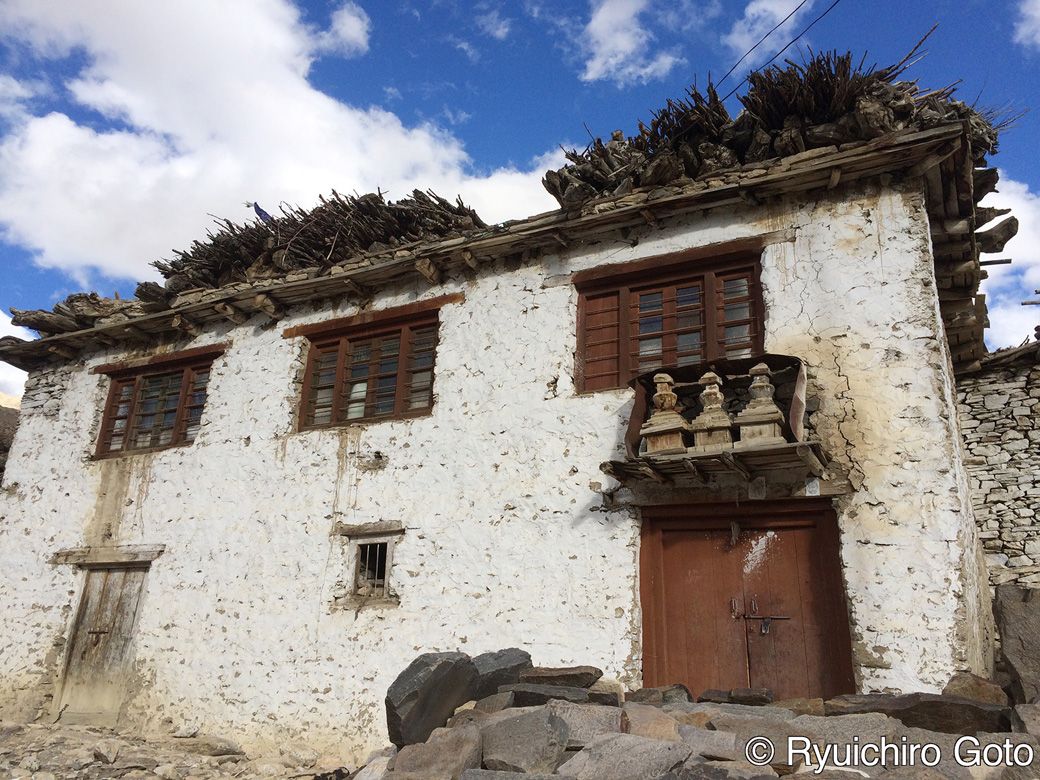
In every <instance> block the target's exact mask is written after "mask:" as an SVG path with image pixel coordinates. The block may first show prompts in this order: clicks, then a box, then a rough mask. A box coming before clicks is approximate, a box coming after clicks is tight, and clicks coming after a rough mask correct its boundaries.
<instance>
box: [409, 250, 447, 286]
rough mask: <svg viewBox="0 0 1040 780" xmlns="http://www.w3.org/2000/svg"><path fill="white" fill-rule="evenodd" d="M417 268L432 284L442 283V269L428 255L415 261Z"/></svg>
mask: <svg viewBox="0 0 1040 780" xmlns="http://www.w3.org/2000/svg"><path fill="white" fill-rule="evenodd" d="M415 270H416V271H418V272H419V273H420V274H422V276H423V277H424V278H425V279H426V281H428V282H429V283H430V284H440V283H441V269H440V268H439V267H438V266H437V264H436V263H435V262H433V260H431V259H430V258H428V257H420V258H419V259H418V260H416V261H415Z"/></svg>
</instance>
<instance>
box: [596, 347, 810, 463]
mask: <svg viewBox="0 0 1040 780" xmlns="http://www.w3.org/2000/svg"><path fill="white" fill-rule="evenodd" d="M631 384H632V386H633V387H634V388H635V391H636V398H635V406H634V407H633V410H632V417H631V420H630V421H629V427H628V432H627V434H626V436H625V451H626V457H625V459H624V460H612V461H608V462H606V463H603V464H601V465H600V468H601V469H602V470H603V471H604V472H605V473H607V474H609V475H610V476H612V477H614V478H615V479H617V480H619V481H621V482H625V481H629V480H649V481H652V482H657V483H662V484H670V483H680V484H681V483H695V484H697V483H699V484H707V483H708V482H709V481H711V480H712V479H713V478H715V477H716V476H718V475H722V474H728V475H735V476H736V477H738V478H739V479H742V480H744V481H751V480H752V479H755V478H757V477H759V476H765V477H766V478H767V479H768V478H770V476H771V475H777V476H778V473H781V472H782V473H783V475H784V476H785V477H786V478H788V479H790V478H791V477H792V476H793V477H795V478H799V477H801V476H809V475H811V476H814V477H825V476H826V472H827V464H828V462H829V459H828V457H827V455H826V453H825V452H824V450H823V447H822V446H821V444H820V442H818V441H815V440H811V439H807V438H806V433H805V366H804V364H803V363H802V361H801V360H800V359H799V358H797V357H791V356H788V355H760V356H758V357H754V358H741V359H736V360H714V361H711V363H710V364H705V363H701V364H698V365H693V366H673V367H662V368H658V369H655V370H654V371H649V372H647V373H644V374H641V375H640V376H638V377H636V378H635V379H633V380H632V382H631Z"/></svg>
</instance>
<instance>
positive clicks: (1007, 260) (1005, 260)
mask: <svg viewBox="0 0 1040 780" xmlns="http://www.w3.org/2000/svg"><path fill="white" fill-rule="evenodd" d="M1010 262H1011V258H1010V257H1005V258H1002V259H1000V260H979V265H1007V264H1008V263H1010Z"/></svg>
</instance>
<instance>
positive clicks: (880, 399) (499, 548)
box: [0, 189, 990, 757]
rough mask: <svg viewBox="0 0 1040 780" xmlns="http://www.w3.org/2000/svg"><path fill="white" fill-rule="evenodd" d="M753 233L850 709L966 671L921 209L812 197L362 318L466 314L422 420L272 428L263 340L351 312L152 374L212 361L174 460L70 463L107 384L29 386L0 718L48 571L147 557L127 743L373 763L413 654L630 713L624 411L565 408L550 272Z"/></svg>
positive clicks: (38, 631)
mask: <svg viewBox="0 0 1040 780" xmlns="http://www.w3.org/2000/svg"><path fill="white" fill-rule="evenodd" d="M776 231H782V232H784V236H785V237H784V238H783V240H781V241H779V243H774V244H771V245H769V246H767V248H766V250H765V252H764V254H763V258H762V283H763V288H764V297H765V305H766V311H767V322H766V338H765V342H766V344H765V346H766V349H767V350H768V351H770V352H780V353H786V354H792V355H797V356H799V357H801V358H803V359H804V360H805V361H806V363H807V366H808V369H809V378H810V383H809V396H810V397H809V402H810V408H811V414H810V424H811V428H812V429H813V431H814V432H815V435H816V436H817V437H818V438H820V439H821V440H822V441H823V443H824V446H825V448H826V449H827V451H828V452H829V453H830V454H831V456H832V457H833V458H834V459H835V473H836V474H837V475H838V476H837V477H836V478H835V480H833V483H834V485H836V486H837V487H836V488H834V489H835V490H836V492H838V493H840V495H838V496H837V498H836V499H835V502H836V503H835V506H836V508H837V511H838V518H839V524H840V528H841V533H842V539H843V543H842V559H843V561H842V562H843V567H844V574H845V578H846V582H847V588H848V591H849V607H850V612H851V624H852V634H853V643H854V656H855V658H854V660H855V665H856V669H857V679H858V683H859V685H860V687H861V689H863V690H882V689H891V690H938V689H940V688H941V687H942V686H943V684H944V683H945V682H946V681H947V680H948V679H949V677H950V675H951V673H952V672H953V671H954V670H956V669H972V670H976V671H980V672H983V673H985V672H986V671H987V670H988V667H989V664H990V660H989V651H988V645H989V629H988V627H987V622H986V617H985V616H987V615H988V614H989V610H988V603H987V599H988V592H987V589H986V588H985V576H984V574H983V573H982V570H981V569H980V568H979V567H980V565H981V564H980V560H979V556H977V555H976V548H977V546H978V544H977V537H976V530H975V525H974V522H973V520H972V512H971V505H970V502H969V500H968V496H967V490H966V487H965V486H966V479H967V478H966V475H965V472H964V468H963V464H962V461H961V450H960V447H959V444H958V438H957V436H958V434H957V427H956V416H955V403H954V397H953V385H952V376H951V371H950V368H949V365H950V363H949V356H948V353H947V351H946V348H945V346H944V342H943V341H942V340H941V338H937V336H936V334H937V333H940V332H941V327H940V322H939V312H938V306H937V299H936V293H935V283H934V278H933V274H932V263H931V259H930V253H929V249H930V247H929V237H928V236H929V234H928V225H927V219H926V215H925V209H924V203H923V200H922V198H921V196H920V195H919V194H918V193H917V192H915V191H912V190H911V191H907V192H899V191H896V190H893V189H889V190H886V191H884V192H878V191H877V190H863V191H859V192H856V193H843V194H841V195H840V196H839V193H838V191H836V192H834V193H832V195H831V197H830V198H829V199H826V200H821V201H813V200H797V201H791V202H788V203H783V204H773V205H770V206H763V207H760V208H757V209H750V208H749V209H743V210H741V209H734V210H727V211H725V212H709V213H707V214H705V215H699V216H695V217H688V218H684V219H683V220H682V221H675V222H665V223H662V225H661V227H660V228H659V229H657V230H653V231H651V230H650V229H649V228H648V229H647V230H646V231H645V232H644V233H642V234H634V233H632V232H626V233H625V234H618V235H616V236H615V237H613V238H612V239H610V240H604V241H602V242H600V243H597V244H594V245H586V246H582V247H578V248H572V249H570V250H567V252H566V253H565V254H561V255H547V256H543V257H542V258H540V259H539V260H536V261H532V262H531V263H529V264H526V265H517V264H513V265H507V264H505V263H500V264H498V265H496V266H494V267H491V268H488V269H482V270H481V271H480V272H479V273H476V274H472V273H467V274H466V275H464V276H463V275H459V276H456V277H449V278H447V279H446V280H445V281H444V283H443V284H442V285H440V286H439V287H437V288H434V289H430V288H428V287H427V286H425V285H418V284H416V285H414V286H411V287H402V288H398V289H393V290H389V291H386V292H385V293H384V294H381V295H380V296H379V297H378V299H377V300H376V301H374V302H373V304H372V306H373V308H387V307H391V306H395V305H399V304H403V303H407V302H411V301H414V300H416V299H419V298H426V297H433V296H436V295H441V294H444V293H446V292H460V293H462V294H463V295H464V296H465V299H464V301H463V302H461V303H455V304H450V305H447V306H445V307H444V308H443V309H442V311H441V325H440V346H439V348H438V353H437V369H436V380H435V388H434V389H435V394H436V402H435V406H434V409H433V413H432V414H431V415H430V416H428V417H422V418H416V419H410V420H399V421H385V422H380V423H375V424H368V425H364V426H353V427H344V428H340V429H336V430H322V431H307V432H298V431H297V428H296V413H297V407H298V399H299V394H300V381H301V374H302V368H303V360H304V354H305V347H306V344H305V342H304V340H303V339H301V338H295V339H286V338H283V336H282V330H283V328H284V327H286V326H292V325H296V324H303V323H311V322H317V321H321V320H324V319H327V318H331V317H334V316H344V315H349V314H352V313H354V311H355V309H354V308H353V307H352V306H349V305H342V306H340V307H339V308H336V309H335V310H331V311H330V310H326V311H316V310H300V311H294V312H293V313H292V316H291V317H289V318H287V319H285V320H283V321H282V322H280V323H278V325H277V326H274V327H271V326H269V325H265V324H263V323H261V320H260V318H257V319H255V320H253V321H250V322H249V323H247V324H245V325H243V326H238V327H232V326H230V325H229V326H227V327H226V328H224V329H222V330H218V331H211V332H208V333H206V334H204V335H201V336H199V337H198V338H196V339H195V340H194V341H192V342H190V343H188V344H182V345H178V348H182V347H186V346H199V345H201V344H208V343H215V342H227V343H228V344H229V346H228V348H227V351H226V353H225V354H224V355H223V356H222V357H220V358H218V359H217V361H216V362H215V364H214V366H213V373H212V378H211V382H210V396H209V400H208V402H207V407H206V410H205V413H204V416H203V424H202V429H201V431H200V433H199V435H198V438H197V439H196V441H195V442H194V444H193V445H192V446H188V447H176V448H172V449H168V450H165V451H161V452H156V453H151V454H139V455H130V456H125V457H120V458H113V459H106V460H95V459H94V458H93V457H92V454H93V451H94V447H95V442H96V438H97V435H98V428H99V424H100V418H101V411H102V406H103V403H104V399H105V394H106V391H107V379H106V378H105V377H103V376H99V375H96V374H92V373H90V371H89V369H90V368H91V367H92V366H94V365H98V364H101V363H108V362H112V361H114V360H118V359H122V358H125V357H130V355H125V354H122V353H107V354H100V355H96V356H94V357H91V358H90V359H89V360H88V361H86V363H85V364H77V365H74V366H71V367H69V368H63V369H58V370H54V371H49V372H37V373H35V374H34V375H33V376H31V377H30V381H29V384H28V386H27V390H26V398H25V403H24V405H23V420H22V423H21V427H20V428H19V431H18V434H17V437H16V439H15V443H14V448H13V450H12V453H11V460H10V462H9V464H8V469H7V473H6V475H5V476H4V480H3V484H2V492H0V564H2V565H0V625H2V626H3V629H2V630H3V632H4V635H3V637H0V639H2V641H3V643H4V645H5V648H6V649H5V651H4V653H2V654H0V716H3V717H7V718H32V717H34V716H37V715H38V714H41V713H43V712H45V711H46V710H47V708H48V706H49V704H50V702H49V696H51V695H52V693H53V684H54V681H55V678H56V676H57V673H58V670H59V668H60V665H61V659H62V652H63V643H64V641H65V639H66V637H67V636H68V632H69V629H70V624H71V621H72V616H73V612H74V609H75V606H76V604H77V603H78V598H79V590H80V588H81V587H82V582H83V574H82V572H79V571H77V570H76V569H74V568H73V567H71V566H66V565H55V564H51V563H48V559H49V558H50V556H51V555H52V554H53V553H54V552H56V551H58V550H60V549H64V548H71V547H79V546H82V545H84V544H149V545H151V544H164V545H165V546H166V549H165V552H164V553H163V554H162V555H161V556H160V557H159V558H158V559H157V560H156V561H154V563H153V564H152V567H151V570H150V572H149V573H148V575H147V579H146V583H145V593H144V597H143V600H142V603H141V605H140V610H139V615H138V620H137V627H136V637H135V657H136V661H135V665H134V675H133V677H134V679H133V680H132V684H131V689H130V693H129V695H128V699H127V705H126V707H127V712H126V716H127V717H128V718H131V719H133V720H136V721H137V722H139V723H140V724H142V726H143V727H144V728H145V729H147V730H154V731H162V730H170V729H172V728H177V727H180V726H182V725H183V724H185V723H191V724H196V725H198V726H199V727H201V728H202V729H203V730H204V731H210V732H224V733H234V735H235V737H236V739H239V740H240V741H242V743H243V744H244V745H246V746H248V745H253V746H256V747H258V748H263V747H264V746H265V745H268V746H270V745H272V744H278V743H280V742H282V741H285V740H297V739H299V738H300V737H302V736H306V738H307V740H308V741H310V742H311V743H312V744H314V746H315V747H317V748H318V749H321V750H336V751H340V752H345V753H347V754H353V755H354V756H356V757H360V756H361V755H363V754H364V752H365V751H366V750H367V749H368V748H370V747H374V746H378V745H381V744H382V743H383V742H384V741H385V722H384V714H383V707H382V700H383V696H384V694H385V692H386V689H387V687H388V685H389V684H390V682H391V681H392V680H393V678H394V677H395V676H396V674H397V673H398V672H399V671H400V669H402V668H404V666H406V665H407V664H408V662H409V661H410V660H411V659H412V658H414V657H415V655H416V654H417V653H419V652H423V651H445V650H456V649H458V650H462V651H464V652H467V653H470V654H476V653H479V652H481V651H485V650H492V649H497V648H499V647H503V646H509V645H515V646H520V647H523V648H525V649H526V650H528V651H529V652H530V653H531V654H532V655H534V656H535V657H537V658H538V659H539V660H540V662H542V663H545V664H551V665H568V664H573V663H575V662H592V663H595V664H596V665H598V666H600V667H601V668H603V669H604V670H605V671H606V673H607V675H608V676H609V677H616V678H618V679H621V680H622V681H625V682H626V683H628V684H638V682H639V677H640V669H641V663H642V661H641V655H640V654H641V623H640V611H639V598H638V569H637V561H638V545H639V517H638V510H637V509H636V508H635V506H634V505H633V502H634V500H635V499H634V496H633V495H632V494H631V493H630V492H629V491H628V490H627V489H624V488H622V489H618V485H617V484H616V483H614V482H613V480H611V479H609V478H607V477H605V476H604V475H603V474H602V473H601V472H600V470H599V464H600V463H601V462H603V461H605V460H609V459H612V458H617V457H619V456H620V455H621V451H622V437H623V434H624V430H625V427H626V425H627V421H628V416H629V412H630V409H631V406H632V401H631V391H630V390H627V389H625V390H617V391H605V392H598V393H594V394H578V393H577V392H576V391H575V384H574V358H573V354H574V349H575V338H576V337H575V327H576V305H577V295H576V292H575V290H574V288H573V285H572V284H571V283H570V274H571V273H573V272H575V271H578V270H583V269H587V268H593V267H596V266H600V265H604V264H609V263H621V262H626V261H630V260H636V259H641V258H647V257H653V256H655V255H659V254H663V253H666V252H673V251H676V250H679V249H684V248H688V247H693V246H702V245H708V244H714V243H724V242H727V241H731V240H733V239H738V238H743V237H750V236H756V235H761V234H765V233H775V232H776ZM807 490H809V488H807ZM809 492H810V494H811V490H810V491H809ZM803 494H804V493H803ZM737 497H739V495H738V494H737V493H734V494H732V495H730V494H729V493H725V494H722V493H720V495H718V496H717V497H716V500H732V499H733V498H737ZM377 521H383V522H391V523H399V524H400V525H402V526H403V527H404V529H405V530H404V533H403V534H402V535H401V536H400V537H399V539H398V540H397V543H396V547H395V550H394V561H393V570H392V572H391V578H392V583H393V588H394V590H395V591H396V593H397V595H398V597H399V600H400V603H399V604H398V605H396V606H383V607H366V608H363V609H360V610H355V609H344V608H338V607H336V606H334V600H335V596H336V595H337V593H340V592H341V591H342V588H343V584H344V582H345V581H346V580H348V579H349V578H350V576H351V572H352V569H351V561H350V560H349V558H348V550H349V548H348V547H347V545H346V543H345V541H344V540H343V537H342V536H339V535H336V534H333V533H331V532H332V531H333V529H334V528H335V527H336V526H337V524H340V523H343V524H351V525H353V524H362V523H369V522H377Z"/></svg>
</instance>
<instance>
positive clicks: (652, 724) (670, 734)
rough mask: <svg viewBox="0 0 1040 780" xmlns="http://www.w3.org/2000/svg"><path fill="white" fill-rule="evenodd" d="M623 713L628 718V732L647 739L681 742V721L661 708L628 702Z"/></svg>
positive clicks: (623, 708)
mask: <svg viewBox="0 0 1040 780" xmlns="http://www.w3.org/2000/svg"><path fill="white" fill-rule="evenodd" d="M622 711H623V712H624V713H625V716H626V717H627V718H628V732H629V733H630V734H635V735H637V736H640V737H645V738H647V739H659V740H664V741H666V742H679V741H680V737H679V721H677V720H676V719H675V718H673V717H672V716H671V715H670V714H669V713H667V712H665V711H664V710H662V709H661V708H660V707H655V706H653V705H652V704H638V703H636V702H631V701H626V702H625V705H624V707H622Z"/></svg>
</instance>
